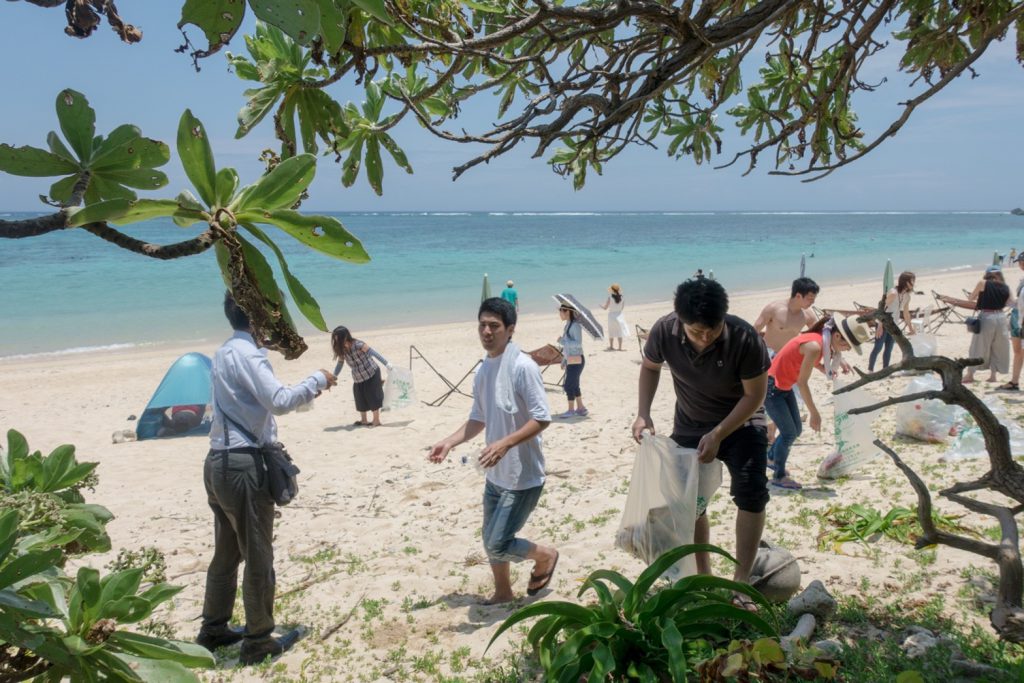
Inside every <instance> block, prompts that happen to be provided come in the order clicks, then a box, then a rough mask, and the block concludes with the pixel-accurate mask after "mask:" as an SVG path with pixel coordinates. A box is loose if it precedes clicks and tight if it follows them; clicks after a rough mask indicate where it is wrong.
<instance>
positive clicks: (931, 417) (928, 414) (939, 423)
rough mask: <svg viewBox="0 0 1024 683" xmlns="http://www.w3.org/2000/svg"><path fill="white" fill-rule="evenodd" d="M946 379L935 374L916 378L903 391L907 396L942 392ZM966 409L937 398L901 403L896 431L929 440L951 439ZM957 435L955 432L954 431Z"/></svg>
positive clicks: (938, 441)
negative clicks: (923, 392) (952, 431)
mask: <svg viewBox="0 0 1024 683" xmlns="http://www.w3.org/2000/svg"><path fill="white" fill-rule="evenodd" d="M941 389H942V380H940V379H939V378H938V377H936V376H935V375H923V376H921V377H915V378H914V379H912V380H910V382H909V383H908V384H907V388H906V389H904V390H903V394H902V395H903V396H907V395H909V394H917V393H920V392H922V391H939V390H941ZM962 411H963V409H962V408H960V407H959V406H955V405H949V404H946V403H943V402H942V401H940V400H939V399H937V398H932V399H928V400H917V401H911V402H909V403H901V404H899V405H898V406H897V407H896V433H897V434H902V435H903V436H909V437H910V438H912V439H917V440H918V441H927V442H928V443H946V442H948V441H949V438H950V436H952V435H953V434H951V433H950V432H951V430H952V429H953V423H954V422H955V421H956V419H957V416H958V414H960V413H961V412H962ZM954 434H955V432H954Z"/></svg>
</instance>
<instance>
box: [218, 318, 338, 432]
mask: <svg viewBox="0 0 1024 683" xmlns="http://www.w3.org/2000/svg"><path fill="white" fill-rule="evenodd" d="M210 381H211V384H212V385H213V403H214V410H213V425H212V426H211V428H210V448H212V449H214V450H221V449H225V448H228V447H230V448H244V447H246V446H260V445H262V444H267V443H273V442H274V441H277V422H276V421H275V420H274V415H284V414H285V413H288V412H291V411H292V410H294V409H295V408H298V407H299V406H301V405H304V404H306V403H308V402H310V401H312V400H313V398H314V397H316V393H317V392H318V391H320V390H322V389H326V388H327V378H326V377H324V374H323V373H322V372H319V371H318V372H315V373H313V374H312V375H310V376H309V377H307V378H306V379H304V380H302V381H301V382H299V383H298V384H295V385H293V386H290V387H288V386H285V385H284V384H282V383H281V382H279V381H278V379H277V378H276V377H275V376H274V369H273V368H272V367H270V361H269V360H268V359H267V351H266V349H261V348H259V347H258V346H256V342H255V341H254V340H253V338H252V335H251V334H249V333H248V332H241V331H237V330H236V331H235V333H234V334H233V335H232V336H231V338H230V339H228V340H227V341H226V342H224V345H223V346H221V347H220V348H219V349H217V353H215V354H214V356H213V367H212V368H211V371H210ZM224 413H226V414H227V415H228V417H229V418H230V420H231V422H234V423H236V424H238V425H240V426H241V427H242V428H244V429H245V430H247V431H248V432H249V433H250V434H252V435H255V436H257V437H258V438H259V443H253V442H252V440H251V439H250V438H249V437H248V436H246V435H245V434H243V433H242V432H241V431H239V429H238V428H237V427H235V426H234V425H231V424H230V423H228V422H227V421H225V420H224V415H223V414H224ZM225 427H227V429H228V440H227V442H225V438H224V430H225ZM227 444H229V445H227Z"/></svg>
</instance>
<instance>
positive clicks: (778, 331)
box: [754, 277, 820, 356]
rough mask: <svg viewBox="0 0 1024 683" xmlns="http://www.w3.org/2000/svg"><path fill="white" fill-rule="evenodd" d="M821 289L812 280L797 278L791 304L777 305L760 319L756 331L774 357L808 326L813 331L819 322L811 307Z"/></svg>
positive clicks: (762, 313)
mask: <svg viewBox="0 0 1024 683" xmlns="http://www.w3.org/2000/svg"><path fill="white" fill-rule="evenodd" d="M819 289H820V288H819V287H818V283H816V282H815V281H814V280H812V279H811V278H809V277H800V278H797V279H795V280H793V286H792V288H791V289H790V294H789V299H788V300H787V299H781V300H779V301H773V302H772V303H770V304H768V305H767V306H765V307H764V310H762V311H761V315H759V316H757V320H756V321H755V322H754V329H755V330H756V331H757V332H758V334H760V335H761V336H762V337H764V343H765V345H766V346H767V347H768V351H769V352H770V353H771V354H772V355H773V356H774V355H775V354H776V353H778V352H779V351H780V350H782V347H783V346H785V345H786V342H788V341H789V340H790V339H792V338H793V337H795V336H797V335H798V334H800V331H801V330H802V329H804V327H805V326H806V327H810V326H811V325H813V324H814V323H815V321H817V316H815V315H814V311H812V310H811V306H812V305H814V300H815V298H817V296H818V291H819Z"/></svg>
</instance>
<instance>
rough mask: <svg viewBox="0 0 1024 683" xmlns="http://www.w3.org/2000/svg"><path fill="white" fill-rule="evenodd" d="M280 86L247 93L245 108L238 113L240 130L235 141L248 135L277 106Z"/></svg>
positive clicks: (236, 132)
mask: <svg viewBox="0 0 1024 683" xmlns="http://www.w3.org/2000/svg"><path fill="white" fill-rule="evenodd" d="M282 92H283V91H282V90H281V88H280V86H277V85H268V86H266V87H263V88H253V89H251V90H246V91H245V96H246V97H247V98H249V99H248V100H247V101H246V103H245V106H244V107H242V108H241V109H240V110H239V111H238V129H237V130H236V131H235V139H236V140H237V139H240V138H243V137H245V136H246V135H248V133H249V131H251V130H252V129H253V128H254V127H255V126H256V124H258V123H259V122H260V121H262V120H263V118H264V117H265V116H266V115H267V114H269V113H270V111H271V110H272V109H273V108H274V105H275V104H277V100H278V98H279V97H281V93H282Z"/></svg>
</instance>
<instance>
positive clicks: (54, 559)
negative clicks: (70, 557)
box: [0, 548, 63, 588]
mask: <svg viewBox="0 0 1024 683" xmlns="http://www.w3.org/2000/svg"><path fill="white" fill-rule="evenodd" d="M62 556H63V552H62V551H61V549H60V548H50V549H49V550H37V551H33V552H30V553H26V554H24V555H22V556H21V557H17V558H15V559H14V560H13V561H11V562H8V563H7V564H6V565H4V567H3V569H0V588H6V587H8V586H10V585H11V584H14V583H17V582H19V581H23V580H25V579H26V578H28V577H29V576H32V575H33V574H38V573H39V572H41V571H43V570H44V569H46V568H47V567H53V566H55V565H56V564H57V563H58V562H59V561H60V559H61V557H62Z"/></svg>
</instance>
